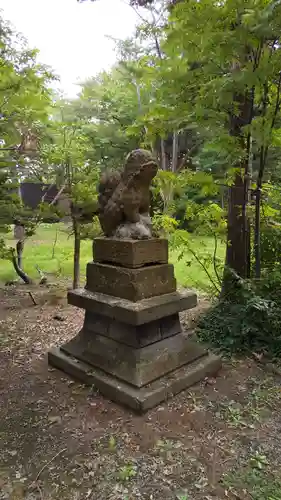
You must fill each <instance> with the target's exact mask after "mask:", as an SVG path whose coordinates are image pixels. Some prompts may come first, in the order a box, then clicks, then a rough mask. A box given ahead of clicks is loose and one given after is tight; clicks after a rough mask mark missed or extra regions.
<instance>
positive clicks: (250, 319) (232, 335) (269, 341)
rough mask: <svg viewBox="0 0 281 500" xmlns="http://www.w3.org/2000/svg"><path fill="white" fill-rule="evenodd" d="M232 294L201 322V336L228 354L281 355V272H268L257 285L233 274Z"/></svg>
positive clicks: (199, 326) (199, 332) (199, 328)
mask: <svg viewBox="0 0 281 500" xmlns="http://www.w3.org/2000/svg"><path fill="white" fill-rule="evenodd" d="M231 277H232V279H233V286H232V288H231V291H232V293H231V296H228V297H226V298H224V300H222V301H221V302H219V303H218V304H217V305H215V306H214V307H213V308H212V309H211V310H210V311H209V312H208V313H207V314H206V315H205V316H204V317H203V318H202V320H201V321H200V323H199V325H198V336H199V338H200V339H201V340H202V341H204V342H208V343H211V344H213V345H214V346H216V347H217V348H219V349H220V350H221V351H223V352H224V353H225V354H232V353H238V354H245V353H246V354H247V353H249V352H250V353H252V352H263V353H265V354H267V355H269V356H270V357H274V358H278V357H279V356H280V354H281V300H280V294H279V293H278V291H279V289H281V273H280V272H278V273H277V272H274V273H271V274H267V277H266V278H263V279H262V280H261V281H260V282H258V283H257V284H253V283H250V282H247V281H244V280H242V279H241V278H239V277H238V276H235V275H233V274H232V275H231Z"/></svg>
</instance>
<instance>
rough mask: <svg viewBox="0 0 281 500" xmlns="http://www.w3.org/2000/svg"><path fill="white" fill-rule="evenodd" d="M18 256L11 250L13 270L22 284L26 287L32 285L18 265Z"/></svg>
mask: <svg viewBox="0 0 281 500" xmlns="http://www.w3.org/2000/svg"><path fill="white" fill-rule="evenodd" d="M18 260H19V259H18V255H17V254H16V252H15V250H14V249H13V250H12V263H13V266H14V270H15V271H16V273H17V275H18V276H19V277H20V278H21V279H22V280H23V282H24V283H25V284H26V285H32V283H33V282H32V279H31V278H30V277H29V276H28V275H27V274H26V273H25V272H24V271H23V270H22V269H21V268H20V266H19V264H18Z"/></svg>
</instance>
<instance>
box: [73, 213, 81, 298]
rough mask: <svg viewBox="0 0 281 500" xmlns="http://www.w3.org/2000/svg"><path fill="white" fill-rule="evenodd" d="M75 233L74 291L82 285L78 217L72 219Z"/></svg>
mask: <svg viewBox="0 0 281 500" xmlns="http://www.w3.org/2000/svg"><path fill="white" fill-rule="evenodd" d="M72 225H73V233H74V255H73V289H75V288H78V287H79V284H80V246H81V241H80V228H79V223H78V222H77V219H76V217H75V216H74V217H72Z"/></svg>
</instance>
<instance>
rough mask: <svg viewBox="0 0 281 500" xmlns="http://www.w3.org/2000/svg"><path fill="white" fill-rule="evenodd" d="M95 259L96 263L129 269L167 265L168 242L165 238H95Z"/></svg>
mask: <svg viewBox="0 0 281 500" xmlns="http://www.w3.org/2000/svg"><path fill="white" fill-rule="evenodd" d="M93 257H94V261H95V262H104V263H107V264H115V265H118V266H123V267H129V268H138V267H142V266H145V265H148V264H167V262H168V241H167V240H166V239H164V238H151V239H149V240H119V239H116V238H95V239H94V242H93Z"/></svg>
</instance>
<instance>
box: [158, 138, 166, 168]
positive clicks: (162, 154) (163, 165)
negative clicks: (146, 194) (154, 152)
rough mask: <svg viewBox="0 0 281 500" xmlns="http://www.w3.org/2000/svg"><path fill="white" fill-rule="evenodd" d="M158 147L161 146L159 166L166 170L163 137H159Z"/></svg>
mask: <svg viewBox="0 0 281 500" xmlns="http://www.w3.org/2000/svg"><path fill="white" fill-rule="evenodd" d="M160 147H161V168H162V170H167V159H166V152H165V142H164V139H162V138H161V139H160Z"/></svg>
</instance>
